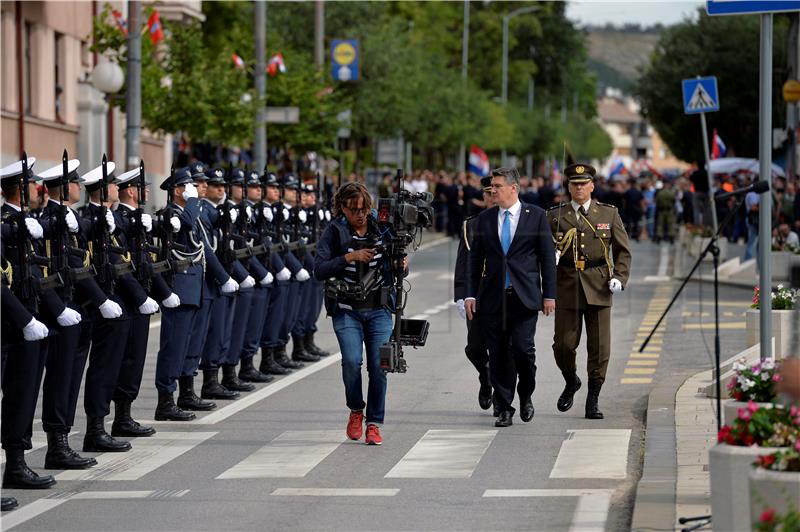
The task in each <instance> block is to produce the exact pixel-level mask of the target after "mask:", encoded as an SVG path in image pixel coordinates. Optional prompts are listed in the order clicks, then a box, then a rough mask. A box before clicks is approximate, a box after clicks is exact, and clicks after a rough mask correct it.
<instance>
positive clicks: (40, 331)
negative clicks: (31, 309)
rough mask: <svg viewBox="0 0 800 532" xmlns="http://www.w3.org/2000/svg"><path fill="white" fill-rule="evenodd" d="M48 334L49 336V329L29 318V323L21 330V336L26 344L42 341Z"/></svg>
mask: <svg viewBox="0 0 800 532" xmlns="http://www.w3.org/2000/svg"><path fill="white" fill-rule="evenodd" d="M48 334H50V329H48V328H47V325H45V324H44V323H42V322H41V321H39V320H37V319H36V318H31V321H30V322H28V324H27V325H26V326H25V327H24V328H23V329H22V336H23V337H24V338H25V340H27V341H28V342H35V341H37V340H43V339H44V338H47V335H48Z"/></svg>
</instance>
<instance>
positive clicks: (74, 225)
mask: <svg viewBox="0 0 800 532" xmlns="http://www.w3.org/2000/svg"><path fill="white" fill-rule="evenodd" d="M64 218H65V219H66V221H67V229H68V230H69V232H70V233H77V232H78V228H79V227H78V219H77V218H75V213H74V212H72V209H69V208H68V209H67V215H66V216H64Z"/></svg>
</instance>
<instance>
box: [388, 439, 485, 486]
mask: <svg viewBox="0 0 800 532" xmlns="http://www.w3.org/2000/svg"><path fill="white" fill-rule="evenodd" d="M496 435H497V431H496V430H429V431H428V432H426V433H425V435H424V436H423V437H422V438H420V440H419V441H418V442H417V443H416V444H415V445H414V447H412V448H411V449H410V450H409V451H408V453H406V455H405V456H404V457H403V458H402V459H401V460H400V461H399V462H397V464H395V466H394V467H393V468H392V469H391V470H390V471H389V472H388V473H386V478H469V477H471V476H472V472H473V471H474V470H475V468H476V467H477V466H478V462H480V460H481V458H482V457H483V454H484V453H485V452H486V450H487V449H488V448H489V445H490V444H491V443H492V440H494V437H495V436H496Z"/></svg>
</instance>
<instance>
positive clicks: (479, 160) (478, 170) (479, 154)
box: [467, 144, 489, 177]
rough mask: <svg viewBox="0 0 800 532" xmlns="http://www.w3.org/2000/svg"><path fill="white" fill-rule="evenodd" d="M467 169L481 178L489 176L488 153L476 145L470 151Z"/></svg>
mask: <svg viewBox="0 0 800 532" xmlns="http://www.w3.org/2000/svg"><path fill="white" fill-rule="evenodd" d="M467 169H468V170H469V171H470V172H472V173H473V174H475V175H477V176H480V177H486V176H487V175H489V157H488V156H487V155H486V152H484V151H483V150H482V149H480V148H479V147H477V146H476V145H474V144H473V145H472V147H471V148H470V149H469V165H468V168H467Z"/></svg>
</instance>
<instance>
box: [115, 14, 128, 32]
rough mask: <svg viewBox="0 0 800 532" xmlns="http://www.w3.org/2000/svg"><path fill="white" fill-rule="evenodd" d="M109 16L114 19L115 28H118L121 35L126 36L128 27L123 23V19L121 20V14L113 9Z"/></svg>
mask: <svg viewBox="0 0 800 532" xmlns="http://www.w3.org/2000/svg"><path fill="white" fill-rule="evenodd" d="M111 15H112V16H113V17H114V23H115V24H116V25H117V28H119V31H121V32H122V34H123V35H126V36H127V35H128V25H127V24H126V23H125V19H124V18H122V13H120V12H119V11H118V10H116V9H115V10H113V11H112V12H111Z"/></svg>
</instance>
